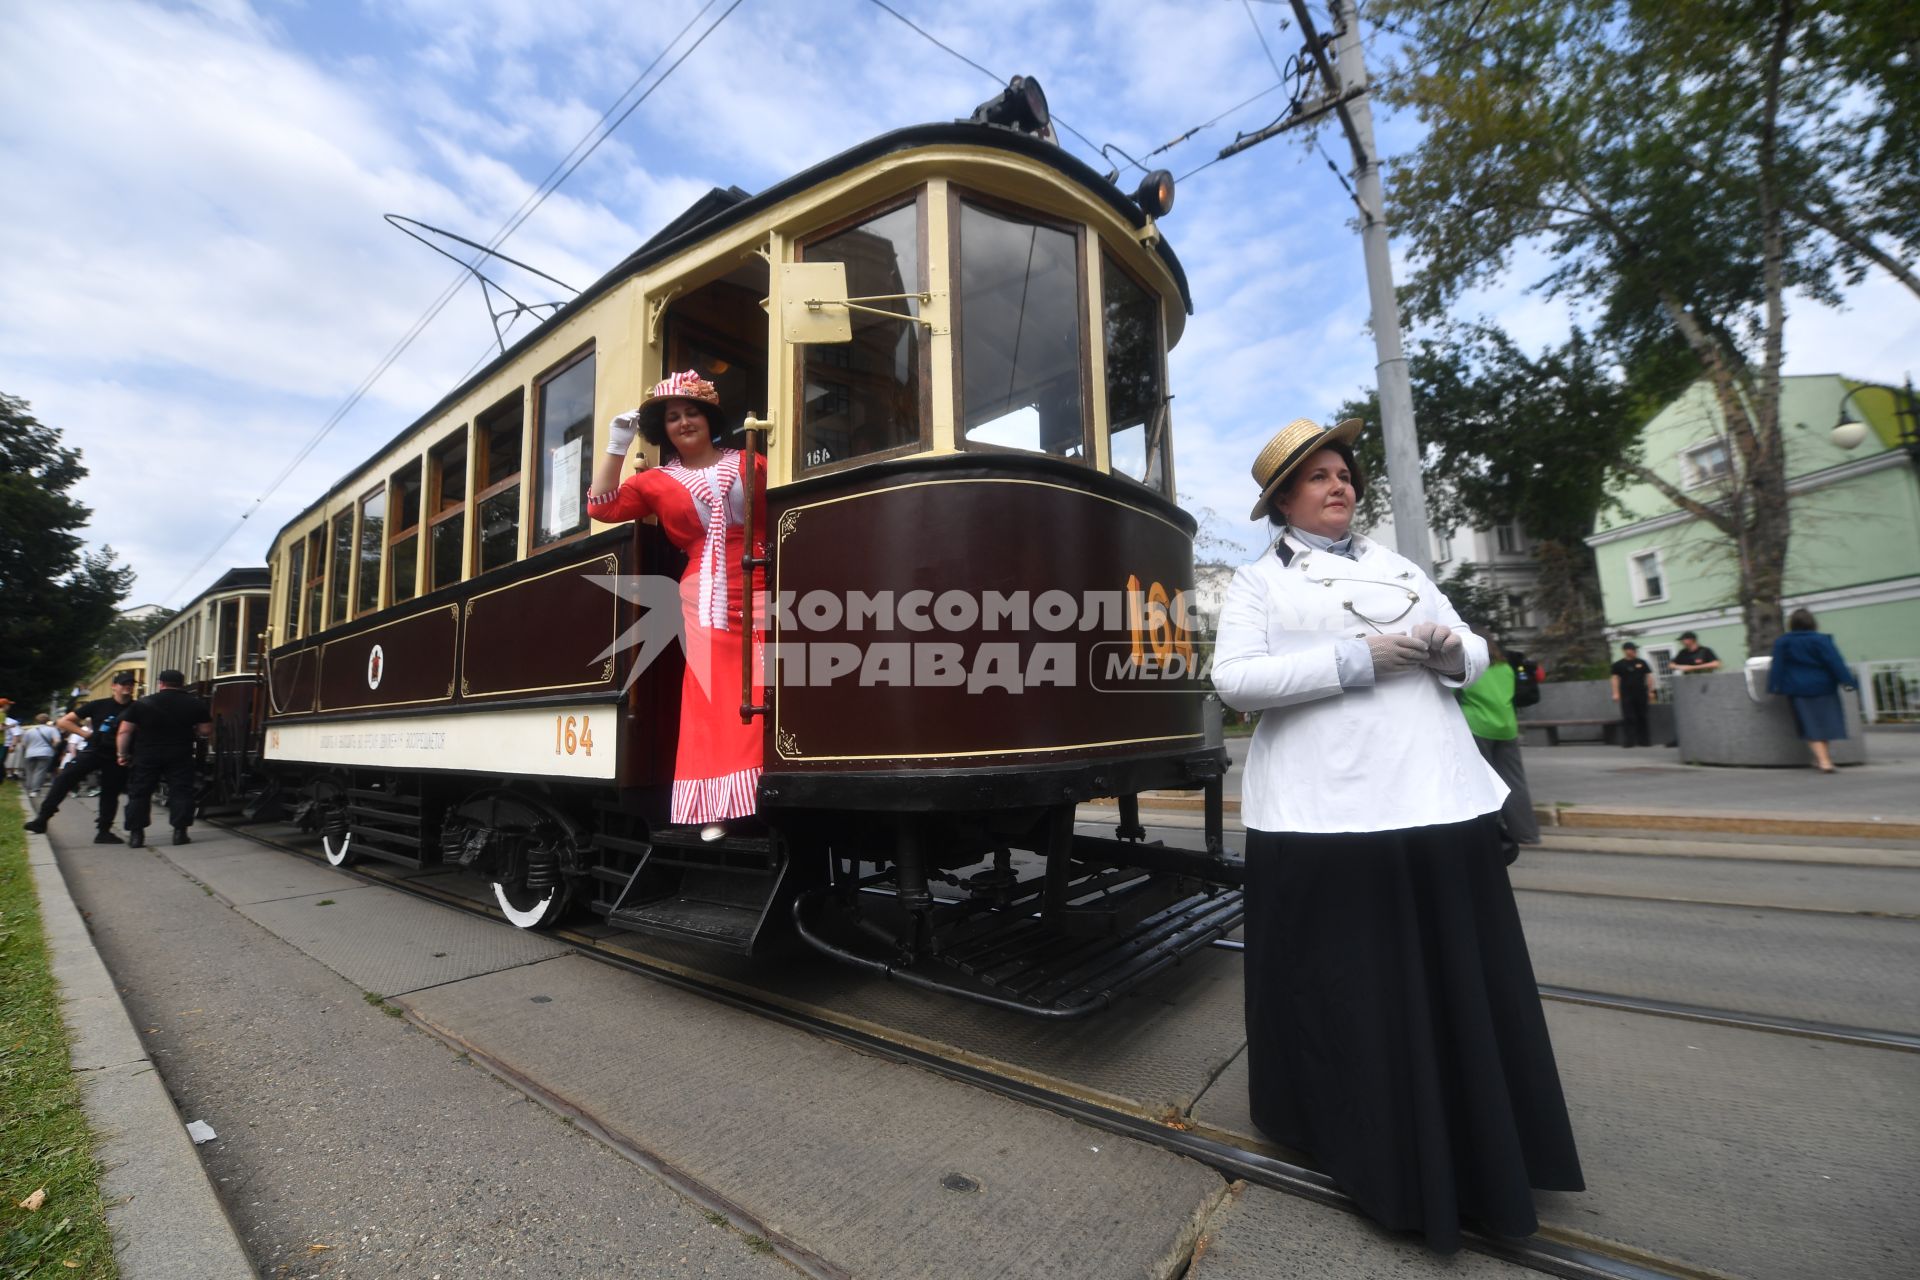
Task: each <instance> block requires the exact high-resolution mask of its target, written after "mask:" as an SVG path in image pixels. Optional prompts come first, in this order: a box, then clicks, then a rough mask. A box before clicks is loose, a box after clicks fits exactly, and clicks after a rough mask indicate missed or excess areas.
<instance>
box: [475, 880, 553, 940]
mask: <svg viewBox="0 0 1920 1280" xmlns="http://www.w3.org/2000/svg"><path fill="white" fill-rule="evenodd" d="M568 897H569V894H568V892H567V882H566V881H565V880H558V879H556V880H555V881H554V882H553V883H552V884H551V885H549V886H547V887H546V888H544V889H533V888H529V887H528V886H527V883H526V881H525V879H524V878H516V879H514V880H495V881H494V882H493V900H494V901H495V902H496V903H498V904H499V906H500V914H502V915H504V916H505V917H506V918H507V923H509V924H511V925H513V926H515V927H516V928H520V929H551V928H552V927H553V926H554V925H556V924H559V923H560V920H561V918H562V917H564V916H565V915H566V913H567V905H568V903H567V900H568Z"/></svg>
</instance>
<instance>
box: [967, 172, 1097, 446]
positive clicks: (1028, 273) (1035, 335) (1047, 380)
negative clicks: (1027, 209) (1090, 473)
mask: <svg viewBox="0 0 1920 1280" xmlns="http://www.w3.org/2000/svg"><path fill="white" fill-rule="evenodd" d="M958 233H959V253H958V263H959V286H960V288H959V294H960V380H961V423H962V432H963V436H964V438H965V440H966V441H967V443H969V444H983V445H997V446H999V447H1002V448H1009V449H1027V450H1032V451H1034V452H1037V453H1047V454H1052V455H1053V456H1055V457H1059V458H1084V457H1085V456H1086V417H1085V411H1084V408H1083V405H1082V401H1081V394H1080V387H1081V352H1082V350H1083V344H1082V342H1081V311H1082V308H1081V302H1080V300H1081V297H1082V290H1081V288H1080V252H1079V243H1078V239H1079V238H1078V236H1077V235H1075V233H1073V232H1072V231H1068V230H1063V229H1061V228H1058V227H1054V226H1051V225H1048V224H1045V223H1041V222H1037V221H1034V220H1032V219H1030V218H1023V217H1020V216H1017V215H1014V214H1010V213H1003V212H1001V211H999V210H997V209H990V208H986V207H984V206H981V205H978V204H975V203H972V202H970V201H963V202H961V204H960V218H959V227H958Z"/></svg>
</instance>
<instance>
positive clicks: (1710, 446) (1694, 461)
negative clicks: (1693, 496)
mask: <svg viewBox="0 0 1920 1280" xmlns="http://www.w3.org/2000/svg"><path fill="white" fill-rule="evenodd" d="M1732 475H1733V458H1732V456H1731V455H1730V454H1728V452H1727V442H1726V441H1725V440H1709V441H1707V442H1706V443H1705V444H1697V445H1695V446H1693V447H1692V448H1691V449H1687V450H1684V451H1682V453H1681V454H1680V481H1681V483H1682V484H1684V485H1685V486H1686V487H1687V488H1689V489H1698V488H1699V487H1700V486H1702V485H1708V484H1719V483H1720V482H1722V481H1724V480H1727V479H1729V478H1730V477H1731V476H1732Z"/></svg>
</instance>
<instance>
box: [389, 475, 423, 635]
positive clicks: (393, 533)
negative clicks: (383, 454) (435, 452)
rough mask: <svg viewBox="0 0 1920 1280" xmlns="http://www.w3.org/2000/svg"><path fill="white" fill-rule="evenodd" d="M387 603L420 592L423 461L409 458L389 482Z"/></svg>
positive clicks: (395, 602)
mask: <svg viewBox="0 0 1920 1280" xmlns="http://www.w3.org/2000/svg"><path fill="white" fill-rule="evenodd" d="M387 575H388V582H387V603H389V604H399V603H400V602H401V601H402V600H411V599H413V597H414V596H415V595H416V594H417V588H418V586H419V581H420V463H419V462H418V461H414V462H409V463H408V464H407V465H406V466H404V467H402V468H400V469H399V470H398V471H396V472H394V473H393V478H392V479H391V480H389V481H388V482H387Z"/></svg>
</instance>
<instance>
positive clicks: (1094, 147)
mask: <svg viewBox="0 0 1920 1280" xmlns="http://www.w3.org/2000/svg"><path fill="white" fill-rule="evenodd" d="M867 3H868V4H870V5H873V6H874V7H875V8H878V9H884V10H886V11H887V12H888V13H890V14H892V15H893V16H894V17H895V18H898V19H899V20H900V21H901V22H903V23H905V24H906V25H907V26H908V27H909V28H910V29H912V30H913V31H914V32H916V33H918V34H919V36H920V37H921V38H922V39H924V40H927V41H930V42H931V43H932V44H933V45H934V46H935V47H936V48H939V49H944V50H945V51H946V52H948V53H950V54H952V55H953V56H954V57H956V58H958V59H960V61H962V62H964V63H966V64H967V65H968V66H970V67H972V68H973V69H974V70H975V71H978V72H979V73H980V74H981V75H984V76H986V77H987V78H988V79H990V80H992V81H994V82H995V83H997V84H999V85H1000V86H1001V87H1002V88H1004V87H1006V85H1007V84H1008V78H1007V77H1006V76H1002V75H997V74H995V73H994V72H993V71H991V70H989V69H988V68H986V67H983V66H981V65H980V64H979V63H977V62H975V61H974V60H973V59H972V58H969V57H968V56H967V55H966V54H964V53H962V52H960V51H959V50H958V49H956V48H954V47H953V46H952V45H950V44H947V43H945V42H944V41H942V40H941V39H940V38H939V37H938V36H936V35H934V34H933V33H932V32H930V31H928V30H927V29H926V28H925V27H922V26H921V25H920V24H918V23H917V22H915V21H914V20H913V19H912V18H909V17H907V15H905V14H904V13H901V12H900V11H899V10H898V9H896V8H894V7H893V6H892V5H890V4H888V3H887V0H867ZM1048 114H1049V115H1050V116H1051V117H1052V122H1053V123H1054V124H1057V125H1059V126H1060V127H1061V128H1062V129H1065V130H1066V131H1067V132H1068V133H1070V134H1072V135H1073V136H1074V137H1076V138H1078V139H1080V141H1081V143H1082V144H1083V145H1084V146H1085V147H1086V148H1087V150H1089V151H1091V152H1093V153H1094V154H1095V155H1097V156H1100V157H1101V158H1102V159H1105V153H1103V152H1102V151H1101V150H1100V147H1099V144H1098V143H1096V142H1094V140H1093V139H1092V138H1089V137H1088V136H1087V135H1086V134H1084V133H1082V132H1080V131H1079V130H1078V129H1076V128H1074V127H1073V126H1072V125H1070V124H1068V123H1067V122H1066V121H1065V120H1062V119H1061V118H1060V117H1059V116H1058V115H1057V114H1054V113H1053V112H1052V111H1051V110H1049V112H1048Z"/></svg>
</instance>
